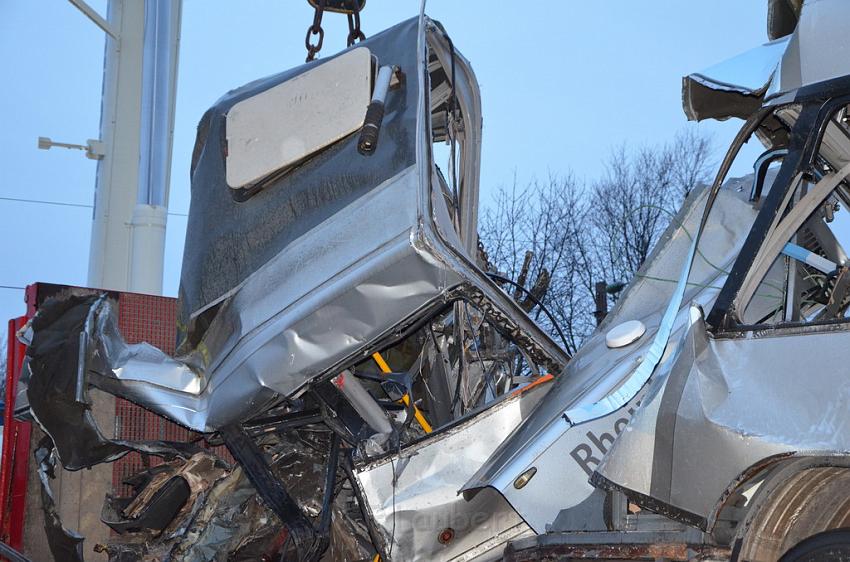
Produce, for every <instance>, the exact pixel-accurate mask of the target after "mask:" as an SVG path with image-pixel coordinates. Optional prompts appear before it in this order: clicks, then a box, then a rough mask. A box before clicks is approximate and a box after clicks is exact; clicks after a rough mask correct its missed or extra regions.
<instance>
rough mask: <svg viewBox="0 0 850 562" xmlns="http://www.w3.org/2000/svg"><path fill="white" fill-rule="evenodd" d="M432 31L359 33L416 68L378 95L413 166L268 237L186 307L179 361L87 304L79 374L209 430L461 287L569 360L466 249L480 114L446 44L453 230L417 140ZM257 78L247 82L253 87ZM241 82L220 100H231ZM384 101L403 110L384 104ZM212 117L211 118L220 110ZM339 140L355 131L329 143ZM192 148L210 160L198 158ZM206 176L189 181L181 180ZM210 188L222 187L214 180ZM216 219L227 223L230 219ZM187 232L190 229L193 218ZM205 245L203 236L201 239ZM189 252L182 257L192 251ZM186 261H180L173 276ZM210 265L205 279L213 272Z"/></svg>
mask: <svg viewBox="0 0 850 562" xmlns="http://www.w3.org/2000/svg"><path fill="white" fill-rule="evenodd" d="M441 34H442V31H441V30H440V29H439V28H438V27H436V26H435V25H434V24H433V23H431V22H430V20H428V19H427V18H425V17H424V16H422V17H421V18H419V19H418V20H417V19H413V20H409V21H408V22H405V23H403V24H399V25H398V26H396V27H394V28H392V29H391V30H388V31H387V32H384V33H383V34H379V35H376V36H375V37H374V38H372V39H370V40H369V41H377V42H378V43H373V45H375V44H377V45H379V46H380V45H383V47H376V48H378V49H379V54H381V52H383V53H384V54H383V55H382V56H383V57H384V59H383V61H382V63H384V62H386V63H391V62H393V60H391V59H392V55H387V54H386V53H387V51H386V49H387V48H388V47H386V45H387V44H389V45H390V46H393V47H394V48H398V49H402V50H401V51H400V52H399V54H398V57H399V60H401V59H404V60H410V59H412V60H415V61H417V63H416V65H417V68H418V69H419V70H420V71H421V72H422V75H421V77H420V76H418V72H417V71H416V69H414V68H410V67H409V66H408V67H405V68H407V69H408V71H409V74H408V78H407V80H406V86H405V87H406V88H416V92H415V96H413V98H414V99H416V100H417V101H416V103H415V104H413V105H406V106H405V105H402V106H401V107H399V108H395V106H393V105H392V104H393V103H394V101H395V102H396V103H398V99H399V97H400V96H403V95H407V94H405V93H404V90H403V88H402V89H398V90H393V91H391V92H390V94H389V96H388V100H387V104H388V111H389V112H390V113H388V117H387V118H386V119H385V122H388V123H392V124H393V125H386V126H387V127H388V128H389V127H391V126H395V127H398V128H399V129H400V130H401V131H404V132H405V134H409V135H411V138H412V139H414V145H415V148H414V154H413V156H412V157H413V164H412V165H410V166H408V167H406V168H403V169H401V170H400V171H399V172H398V173H397V174H395V175H393V176H391V177H389V178H388V179H387V180H385V181H384V182H383V183H381V184H379V185H376V186H371V187H369V189H368V191H367V192H366V193H365V194H363V195H362V196H360V197H358V198H356V199H354V200H353V201H352V202H350V203H349V204H347V205H345V206H342V207H341V208H339V209H338V210H336V211H335V212H333V214H332V215H330V216H328V217H327V218H326V219H325V220H323V221H321V222H318V223H316V224H311V225H309V226H310V227H309V229H308V230H307V231H306V232H305V233H304V234H302V235H301V236H298V237H296V238H294V239H292V240H290V241H289V242H288V243H286V244H285V245H283V246H282V247H280V248H279V249H277V250H276V253H275V254H274V255H273V256H272V257H271V258H270V259H269V260H268V261H267V262H265V263H264V264H262V265H261V266H259V267H258V268H257V269H256V270H255V271H253V272H251V273H250V274H249V275H248V276H247V277H246V278H245V279H244V281H242V282H240V283H239V284H238V285H236V286H235V287H233V288H232V289H230V290H229V291H228V292H227V293H225V294H224V295H223V296H221V297H219V298H218V299H217V300H216V301H215V302H214V303H213V304H212V305H207V306H206V308H204V309H203V310H202V311H200V312H198V313H197V314H196V315H195V317H194V319H193V320H192V322H194V323H196V324H197V323H198V322H199V321H198V318H199V317H200V315H201V314H208V312H207V311H214V314H213V315H212V319H211V320H210V321H209V325H208V326H207V327H206V328H205V329H204V332H203V337H202V339H201V340H200V341H199V342H198V343H197V344H195V345H194V347H193V348H192V349H191V351H190V352H189V353H188V354H187V355H185V356H183V357H181V358H180V359H179V360H178V361H175V360H174V359H172V358H170V357H168V356H167V355H165V354H164V353H161V352H159V351H158V350H155V349H153V348H150V346H129V345H127V344H126V343H125V342H124V340H123V338H122V337H121V335H120V334H119V333H118V330H117V329H116V328H115V326H114V319H112V317H111V312H110V311H109V309H108V304H107V303H106V302H105V301H104V302H102V303H101V304H99V305H98V306H99V312H98V322H96V323H95V325H96V326H98V327H99V328H98V330H99V333H91V334H89V337H90V340H91V341H93V342H96V343H97V344H99V345H100V347H101V348H102V350H103V359H104V360H105V366H104V368H103V369H102V370H101V371H100V372H97V373H90V375H89V378H90V382H92V384H95V385H96V386H99V387H101V388H103V389H105V390H108V391H109V392H112V393H114V394H116V395H119V396H123V397H126V398H128V399H130V400H133V401H135V402H138V403H140V404H143V405H145V407H147V408H149V409H151V410H153V411H155V412H157V413H159V414H161V415H163V416H165V417H167V418H169V419H172V420H174V421H176V422H178V423H180V424H182V425H184V426H187V427H189V428H192V429H195V430H198V431H204V432H208V431H214V430H216V429H218V428H220V427H223V426H225V425H227V424H230V423H234V422H238V421H242V420H245V419H247V418H249V417H251V416H252V415H256V414H257V413H259V412H261V411H262V409H263V407H267V406H268V405H270V404H271V403H272V402H273V401H274V400H276V399H279V398H280V397H286V396H295V395H297V394H298V393H299V392H300V391H302V390H303V389H304V388H306V387H307V386H308V385H309V384H310V383H311V382H313V381H316V380H317V379H319V378H330V377H331V376H334V375H336V374H337V373H338V371H339V369H341V368H343V367H344V366H345V365H346V364H351V363H352V362H355V361H358V360H360V359H361V358H362V357H364V356H365V355H366V354H368V353H371V351H372V350H374V349H375V348H377V347H380V346H382V345H387V344H389V343H391V342H392V341H393V340H395V339H398V338H399V337H401V336H402V335H403V334H404V332H405V330H407V329H408V328H409V327H410V326H412V325H415V324H416V323H417V322H420V321H421V320H422V319H424V318H426V317H427V316H428V315H431V314H434V313H435V312H436V311H437V310H438V309H440V308H442V307H445V306H446V305H447V304H448V302H449V301H450V300H452V299H456V298H461V297H462V298H467V299H469V300H470V301H471V302H472V303H473V304H474V305H476V306H478V307H479V308H481V309H482V310H485V309H486V312H488V313H491V314H496V315H497V316H499V318H501V319H502V324H504V326H505V329H509V330H510V331H511V332H512V333H514V334H515V335H516V337H517V338H518V342H517V343H519V344H521V345H523V346H524V347H525V348H526V349H527V351H528V353H530V354H532V355H533V356H535V357H537V358H538V360H541V364H542V365H544V366H545V367H546V368H547V369H549V370H550V371H551V372H552V373H558V372H560V369H561V366H562V365H564V364H566V363H567V361H568V359H567V356H566V355H565V354H564V352H563V351H562V350H561V349H560V348H559V347H558V346H557V345H556V344H555V343H554V342H553V341H552V340H551V338H550V337H549V336H548V335H546V334H545V333H544V332H543V331H542V330H541V329H540V328H539V327H538V326H537V325H536V324H535V323H534V322H533V321H532V320H531V319H530V318H529V317H528V315H527V314H526V313H525V312H524V311H523V310H522V309H521V308H520V307H519V306H518V305H517V304H516V303H515V302H514V301H513V300H512V299H511V298H510V297H509V296H508V295H507V294H506V293H504V292H503V291H502V290H501V289H500V288H499V287H498V286H497V285H495V284H494V283H493V282H492V281H491V280H490V279H489V278H488V277H487V276H486V275H485V274H484V273H482V272H481V271H480V270H479V269H478V267H477V266H476V265H475V259H474V257H472V256H474V254H473V253H470V252H469V248H474V249H477V236H476V235H475V231H476V227H475V222H476V220H475V217H476V213H477V210H475V209H477V205H478V183H477V182H478V172H477V166H478V158H479V154H480V144H479V143H480V128H481V115H480V101H479V97H478V86H477V83H476V82H475V76H474V74H473V73H472V70H471V68H470V67H469V64H468V62H467V61H466V59H464V58H463V57H461V56H459V55H457V54H456V56H455V57H454V64H455V72H456V79H457V92H458V96H459V99H460V100H461V105H462V107H463V109H464V110H465V111H466V112H467V113H466V114H464V120H465V123H466V125H465V126H466V130H465V137H464V138H465V141H464V142H465V143H466V146H465V154H466V158H467V161H468V165H469V166H473V167H474V170H473V169H472V168H470V169H469V172H468V173H465V174H464V177H463V182H462V185H463V190H464V195H463V203H464V206H463V207H461V209H460V220H461V224H462V225H463V224H466V225H467V227H463V226H462V227H461V228H460V233H459V234H458V232H457V231H456V230H455V225H454V224H453V223H452V219H451V215H450V213H449V211H448V210H447V208H446V202H445V198H444V197H443V194H442V191H441V188H440V184H439V182H437V181H436V180H435V170H434V165H433V162H432V160H431V153H430V151H429V150H428V144H430V142H431V138H430V123H429V119H430V111H429V108H428V106H427V103H426V101H425V100H426V95H427V88H428V85H429V84H428V80H427V76H428V75H427V66H426V59H425V48H426V41H427V42H428V45H429V46H430V49H432V50H433V51H434V52H436V54H437V55H438V56H439V57H442V58H443V59H446V60H449V59H450V56H449V54H448V53H446V52H444V51H442V50H441V49H444V48H448V43H447V41H445V40H441V41H440V40H437V39H436V36H437V35H441ZM426 35H427V38H426ZM367 43H368V41H367V42H364V44H367ZM414 45H415V47H414ZM380 48H383V49H384V51H380ZM406 49H411V50H414V51H415V52H410V51H409V50H406ZM373 52H375V51H374V50H373ZM330 60H331V62H333V60H335V59H330ZM410 74H412V76H411V75H410ZM296 79H297V76H296ZM275 80H276V81H278V82H280V80H281V79H280V78H275ZM267 82H268V81H265V82H264V81H259V82H258V83H256V84H260V85H265V84H266V83H267ZM284 83H285V82H284ZM256 84H255V85H253V86H252V85H249V86H247V87H246V88H247V89H248V90H251V88H257V87H259V86H257V85H256ZM241 91H242V90H239V91H237V92H236V93H231V94H229V96H230V97H229V98H226V99H229V100H233V99H239V96H240V94H239V92H241ZM461 94H462V95H461ZM408 97H410V96H408ZM223 103H225V102H222V101H220V102H219V104H223ZM228 103H230V102H228ZM364 111H365V107H364ZM392 111H395V112H396V114H398V113H399V112H401V114H402V115H401V116H390V115H391V112H392ZM219 119H220V120H221V121H223V117H219ZM399 120H401V121H399ZM399 123H400V124H399ZM388 130H395V129H391V128H390V129H388ZM351 140H356V139H351V138H349V139H348V140H344V141H340V142H344V143H345V142H350V141H351ZM382 146H386V148H385V150H387V151H389V150H390V149H392V146H390V141H389V140H387V141H386V142H385V143H384V144H383V145H382ZM344 148H345V147H343V149H344ZM216 149H217V145H216V142H215V141H214V140H213V141H209V142H207V144H206V145H205V147H204V149H203V152H202V155H201V164H199V165H198V166H199V167H198V169H197V170H196V173H195V174H194V176H193V178H194V179H195V180H196V182H195V183H197V182H198V181H201V178H207V179H209V181H213V180H216V181H219V182H220V181H222V180H221V178H220V176H217V175H216V174H219V173H220V171H221V162H222V160H223V158H224V156H223V154H219V153H216V152H215V150H216ZM334 149H336V150H342V149H340V148H338V147H336V146H335V147H334ZM329 150H330V149H329ZM380 150H381V148H379V149H378V151H379V152H378V153H377V154H375V155H373V156H369V157H366V156H361V155H359V154H356V153H355V155H354V156H353V158H359V159H367V160H360V161H358V165H362V166H365V167H366V170H367V174H368V173H369V172H368V170H369V168H370V166H377V167H381V166H382V160H381V158H383V157H385V156H381V153H380ZM399 150H401V149H399ZM384 154H386V153H384ZM321 158H322V157H321V156H320V157H316V158H315V159H313V160H311V161H310V162H309V163H308V164H305V165H304V166H308V165H312V166H314V167H316V166H318V167H319V170H320V172H321V173H327V172H328V170H321V167H322V165H323V162H322V161H321ZM204 159H207V160H209V163H207V164H204V162H207V160H204ZM392 161H395V160H392ZM201 166H203V168H201ZM328 166H330V164H328ZM208 170H212V171H213V173H211V174H210V175H209V176H204V175H199V171H200V172H204V173H206V172H207V171H208ZM330 171H331V172H333V171H334V170H330ZM336 171H337V172H338V174H340V176H339V179H340V181H345V180H346V176H345V173H346V171H345V169H339V170H336ZM296 172H297V171H295V172H293V173H294V174H295V173H296ZM299 177H300V176H297V175H296V176H293V178H292V179H291V183H292V185H291V186H287V185H278V184H274V185H271V186H270V187H267V188H266V189H264V190H263V191H261V192H260V193H258V194H256V195H254V196H253V197H254V198H256V197H260V198H262V197H266V198H268V197H286V196H287V192H286V191H285V189H286V188H287V187H289V188H291V189H296V188H298V189H300V188H301V186H299V185H298V184H297V181H296V180H297V179H298V178H299ZM367 177H373V176H367ZM289 179H290V178H287V177H285V178H284V180H289ZM284 180H281V181H284ZM305 181H311V180H310V178H307V179H306V180H305ZM214 187H216V188H217V189H221V188H220V187H218V186H214ZM367 187H368V186H367ZM208 188H209V186H207V185H203V186H198V185H194V184H193V191H197V190H199V189H208ZM266 191H268V194H266V193H265V192H266ZM214 196H215V197H221V194H220V192H215V195H214ZM319 196H320V195H317V197H319ZM210 197H212V195H210ZM227 197H228V198H229V197H230V195H227ZM263 200H269V199H261V200H260V202H259V204H260V205H261V204H262V201H263ZM196 201H201V202H202V203H201V204H204V203H207V201H204V200H203V195H202V193H201V192H200V191H197V192H196V193H193V209H194V205H195V203H194V202H196ZM222 201H223V202H227V205H232V209H233V212H234V213H241V212H243V209H244V208H245V207H242V206H240V205H244V204H250V205H256V204H255V203H254V199H253V198H251V199H248V200H247V201H246V202H245V203H239V202H236V203H230V202H228V199H227V198H225V199H222ZM217 204H218V203H217ZM214 208H215V207H213V209H214ZM217 212H219V214H220V211H217ZM196 216H198V217H199V218H198V220H199V221H204V220H207V221H208V220H209V219H210V217H209V216H205V215H204V214H203V213H201V214H200V215H196ZM191 219H192V215H191V214H190V222H191ZM222 220H225V219H224V218H222ZM226 220H230V221H234V225H238V224H239V223H238V220H237V218H228V219H226ZM299 220H300V221H301V222H304V221H305V220H306V219H302V218H300V219H299ZM193 232H194V233H195V234H194V235H195V236H197V233H198V228H197V227H196V228H195V229H194V230H193ZM267 235H268V233H267V232H265V231H263V230H262V229H258V231H256V232H240V233H239V234H238V236H240V237H246V239H247V240H248V241H249V246H250V241H251V238H252V237H263V236H267ZM212 236H213V235H212V234H210V237H212ZM228 236H230V235H228ZM240 243H241V242H240ZM258 243H260V242H258ZM187 244H188V235H187ZM196 244H198V245H199V248H200V249H201V250H203V251H207V250H206V248H209V247H210V245H211V243H210V241H209V240H200V241H198V242H196ZM216 244H217V242H216V241H215V240H213V242H212V247H215V245H216ZM188 251H189V250H188V249H187V252H188ZM197 257H198V256H196V255H195V256H192V257H191V258H187V260H188V261H189V262H190V263H197ZM203 267H210V266H209V265H208V264H203ZM185 269H186V267H185V264H184V280H185V277H186V272H185ZM210 276H211V277H214V275H212V273H210V275H209V276H208V277H210ZM195 329H196V330H197V326H196V327H195ZM541 358H542V359H541Z"/></svg>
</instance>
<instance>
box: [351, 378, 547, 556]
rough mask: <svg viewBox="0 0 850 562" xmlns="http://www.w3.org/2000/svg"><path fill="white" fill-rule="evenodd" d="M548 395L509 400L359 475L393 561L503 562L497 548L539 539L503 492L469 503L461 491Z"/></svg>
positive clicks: (537, 392)
mask: <svg viewBox="0 0 850 562" xmlns="http://www.w3.org/2000/svg"><path fill="white" fill-rule="evenodd" d="M546 390H547V388H546V386H545V385H544V386H541V387H536V388H533V389H530V390H529V391H527V392H525V393H523V394H520V395H518V396H509V397H506V399H504V400H502V401H501V402H500V403H497V404H495V405H493V406H491V407H490V408H488V409H486V410H485V411H483V412H480V413H478V414H474V415H472V417H471V418H470V419H467V420H464V421H461V422H460V423H458V424H456V425H454V426H452V427H449V428H446V429H445V430H442V431H441V432H440V433H439V434H436V435H431V436H429V437H428V438H427V439H425V440H423V441H422V442H420V443H418V444H414V445H412V446H410V447H407V448H406V449H404V450H402V451H401V452H400V453H398V454H393V455H390V456H388V457H385V458H382V459H380V460H378V461H376V462H373V463H370V464H368V465H366V466H362V467H359V468H357V469H356V470H355V474H356V475H357V480H358V485H359V486H360V487H361V489H362V491H363V493H364V495H365V497H366V498H367V500H368V504H369V510H370V512H371V513H370V515H371V517H372V518H373V519H374V521H375V523H376V525H377V526H378V528H379V529H380V532H381V534H382V535H383V539H384V540H385V541H386V544H387V545H388V549H391V551H392V554H391V556H392V559H394V560H395V559H398V560H490V559H497V558H499V557H500V556H501V548H497V547H499V546H500V545H503V544H504V543H505V542H507V541H509V540H512V539H515V538H519V537H522V536H527V535H529V534H531V533H532V531H531V529H530V528H529V527H528V525H526V524H525V523H524V522H523V520H522V518H521V517H520V516H519V515H518V514H517V513H516V512H515V511H514V510H513V509H512V508H511V506H510V505H509V504H508V503H507V502H506V501H505V500H504V498H502V497H501V496H500V495H499V494H497V493H495V492H493V491H492V490H491V491H488V492H487V493H481V494H478V495H477V496H476V497H475V498H474V499H473V500H472V501H466V500H464V498H463V497H462V496H461V495H460V494H459V493H458V490H459V489H460V487H461V486H462V485H463V484H464V482H466V480H467V479H469V477H470V476H471V475H472V474H473V473H474V472H475V471H476V470H477V469H478V467H480V466H481V464H482V463H484V461H486V460H487V458H489V456H490V455H491V454H492V453H493V451H494V450H495V449H496V447H497V446H498V445H499V443H501V442H502V440H503V439H504V437H505V435H507V434H509V433H510V432H511V431H512V430H513V429H514V428H515V427H516V426H517V425H518V424H519V423H520V422H521V421H522V420H523V419H524V418H525V416H527V415H528V414H529V412H530V411H531V410H532V408H533V406H534V405H535V404H536V403H537V402H538V400H539V399H540V397H541V396H542V395H543V394H544V393H545V392H546ZM394 474H395V478H394V476H393V475H394ZM445 529H451V530H452V532H453V538H452V539H451V540H450V541H448V542H446V543H445V544H443V543H441V542H440V540H439V535H440V533H441V532H442V531H443V530H445ZM494 549H495V550H494Z"/></svg>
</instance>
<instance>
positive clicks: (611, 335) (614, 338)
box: [605, 320, 646, 348]
mask: <svg viewBox="0 0 850 562" xmlns="http://www.w3.org/2000/svg"><path fill="white" fill-rule="evenodd" d="M644 332H646V326H644V325H643V322H641V321H640V320H629V321H628V322H623V323H622V324H618V325H616V326H614V327H613V328H611V329H610V330H608V333H607V334H605V344H606V345H607V346H608V347H611V348H618V347H625V346H627V345H629V344H630V343H632V342H635V341H637V340H639V339H640V337H641V336H642V335H643V334H644Z"/></svg>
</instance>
